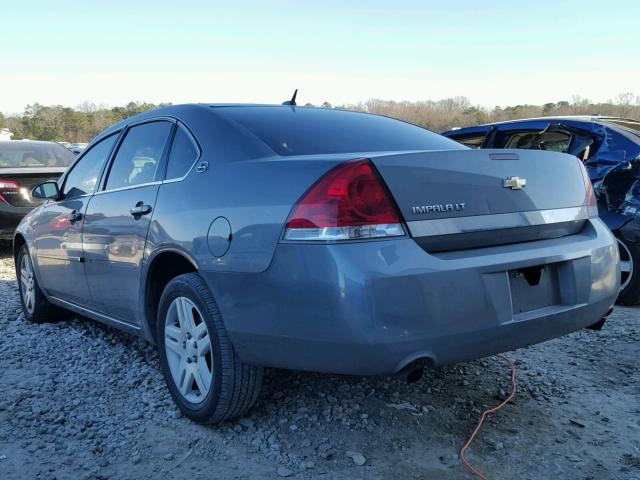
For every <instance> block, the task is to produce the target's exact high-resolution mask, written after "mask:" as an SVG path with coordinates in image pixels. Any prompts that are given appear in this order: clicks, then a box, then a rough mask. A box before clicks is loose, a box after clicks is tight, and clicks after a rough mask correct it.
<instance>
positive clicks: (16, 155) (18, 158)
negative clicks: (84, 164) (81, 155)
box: [0, 140, 76, 169]
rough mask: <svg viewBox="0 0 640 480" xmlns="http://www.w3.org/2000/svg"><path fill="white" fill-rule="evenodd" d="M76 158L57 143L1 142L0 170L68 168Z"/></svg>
mask: <svg viewBox="0 0 640 480" xmlns="http://www.w3.org/2000/svg"><path fill="white" fill-rule="evenodd" d="M75 158H76V156H75V155H74V154H73V152H71V151H69V150H67V149H66V148H64V147H63V146H62V145H58V144H57V143H33V142H23V141H21V140H8V141H4V142H0V169H1V168H38V167H39V168H42V167H68V166H69V165H71V162H73V161H74V160H75Z"/></svg>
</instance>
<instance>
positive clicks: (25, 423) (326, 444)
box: [0, 249, 640, 480]
mask: <svg viewBox="0 0 640 480" xmlns="http://www.w3.org/2000/svg"><path fill="white" fill-rule="evenodd" d="M639 342H640V308H638V309H630V308H618V309H616V311H615V312H614V314H613V315H612V316H611V318H610V321H609V322H608V323H607V325H606V326H605V328H604V330H603V331H601V332H592V331H583V332H578V333H575V334H572V335H569V336H567V337H565V338H562V339H557V340H553V341H551V342H547V343H545V344H543V345H538V346H534V347H530V348H527V349H522V350H519V351H517V352H514V353H511V354H510V357H511V358H512V359H513V360H514V362H515V364H516V367H517V371H518V373H517V380H518V388H519V392H518V395H517V397H516V398H515V400H514V402H513V403H512V404H510V405H508V406H507V407H506V408H505V409H504V410H502V411H501V412H500V413H499V414H497V415H494V416H493V417H491V418H490V420H489V421H488V422H487V424H486V425H485V428H484V429H483V431H482V433H481V434H480V436H479V438H478V440H477V441H476V443H475V444H474V446H473V447H472V449H471V452H470V453H469V454H468V458H469V459H470V460H471V461H473V462H474V463H475V464H476V466H478V468H479V469H480V470H481V471H483V472H484V473H486V474H487V475H488V476H489V477H490V478H492V479H511V478H520V479H542V478H544V479H546V478H558V479H638V478H640V396H639V393H640V375H639V373H638V370H639V367H640V356H639V355H638V346H639ZM509 375H510V371H509V368H508V366H507V365H506V364H505V363H504V361H503V360H501V359H499V358H496V357H492V358H487V359H484V360H480V361H476V362H470V363H465V364H460V365H456V366H454V367H449V368H443V369H438V370H433V371H428V372H427V373H426V374H425V378H424V379H423V380H421V381H420V382H418V383H415V384H411V385H407V384H405V383H403V382H401V381H399V380H395V379H384V378H374V379H371V378H369V379H365V378H352V377H345V376H336V375H319V374H310V373H299V372H287V371H279V370H270V371H268V372H267V379H266V383H265V387H264V389H263V393H262V395H261V397H260V400H259V401H258V404H257V406H256V408H255V409H254V410H253V412H252V414H251V417H248V418H244V419H241V420H239V421H237V422H233V423H227V424H224V425H221V426H217V427H212V426H198V425H195V424H193V423H191V422H190V421H188V420H187V419H185V418H182V417H181V415H180V413H179V412H178V410H177V408H176V407H175V406H174V404H173V402H172V400H171V398H170V397H169V394H168V392H167V390H166V388H165V385H164V382H163V379H162V375H161V373H160V370H159V364H158V356H157V354H156V351H155V349H154V348H153V347H152V346H150V345H148V344H147V343H145V342H143V341H141V340H138V339H135V338H133V337H130V336H128V335H126V334H124V333H121V332H118V331H116V330H114V329H111V328H108V327H105V326H102V325H99V324H97V323H94V322H91V321H90V320H87V319H82V318H74V317H73V316H72V315H69V318H68V320H66V321H62V322H59V323H55V324H47V325H40V326H39V325H32V324H29V323H27V322H26V321H25V319H24V317H23V315H22V313H21V310H20V304H19V299H18V293H17V286H16V282H15V273H14V269H13V263H12V259H11V258H10V254H9V251H8V250H6V249H5V250H3V251H0V479H3V480H10V479H24V478H37V479H40V478H42V479H49V478H57V479H67V478H68V479H77V478H118V479H129V478H131V479H138V478H160V477H164V478H189V479H200V478H203V479H204V478H207V479H211V478H224V479H245V478H260V479H263V478H281V477H287V476H290V477H293V478H322V479H325V478H326V479H332V478H336V479H338V478H340V479H359V478H363V479H364V478H366V479H387V478H388V479H399V478H402V479H404V478H420V479H424V478H438V479H453V478H472V477H471V475H469V474H468V473H467V472H466V470H465V469H464V467H462V466H461V463H460V460H459V458H458V452H459V450H460V447H461V446H462V445H463V444H464V442H465V440H466V438H467V437H468V436H469V434H470V433H471V431H472V430H473V428H474V426H475V423H476V422H477V419H478V417H479V415H480V412H481V411H482V410H484V409H485V408H487V407H489V406H493V405H495V404H497V403H498V402H499V399H500V398H504V396H505V395H506V394H507V393H508V391H509V386H510V383H509V380H510V377H509Z"/></svg>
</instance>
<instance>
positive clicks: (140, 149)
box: [106, 121, 173, 190]
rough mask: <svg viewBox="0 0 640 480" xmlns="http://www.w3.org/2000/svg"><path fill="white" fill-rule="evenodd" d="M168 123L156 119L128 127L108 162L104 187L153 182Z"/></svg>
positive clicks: (120, 186) (167, 132)
mask: <svg viewBox="0 0 640 480" xmlns="http://www.w3.org/2000/svg"><path fill="white" fill-rule="evenodd" d="M172 125H173V124H171V123H170V122H164V121H158V122H150V123H143V124H142V125H136V126H135V127H131V128H130V129H129V130H128V131H127V133H126V135H125V137H124V140H122V143H121V144H120V148H118V153H116V157H115V158H114V160H113V164H112V165H111V170H110V172H109V177H108V178H107V185H106V190H114V189H116V188H124V187H133V186H136V185H143V184H145V183H151V182H153V181H155V180H156V175H157V173H158V167H159V165H160V163H161V160H162V154H163V152H164V148H165V146H166V144H167V139H168V138H169V133H171V127H172Z"/></svg>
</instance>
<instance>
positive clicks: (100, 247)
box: [82, 120, 174, 325]
mask: <svg viewBox="0 0 640 480" xmlns="http://www.w3.org/2000/svg"><path fill="white" fill-rule="evenodd" d="M173 128H174V123H173V122H172V121H168V120H154V121H149V122H145V123H141V124H137V125H133V126H131V127H129V128H128V129H127V130H126V131H125V133H124V135H123V139H122V141H121V142H120V145H119V146H118V149H117V151H116V153H115V155H114V157H113V160H112V162H111V165H110V167H109V170H108V173H107V175H105V180H104V181H103V182H102V189H101V191H99V192H97V193H96V194H95V195H94V196H93V198H92V199H91V202H90V203H89V206H88V208H87V213H86V217H85V225H84V233H83V241H82V243H83V245H82V249H83V254H84V257H85V259H86V263H85V271H86V275H87V284H88V286H89V290H90V292H91V296H92V298H93V300H94V304H95V305H96V309H97V310H98V311H99V312H101V313H104V314H106V315H108V316H110V317H112V318H115V319H117V320H120V321H123V322H125V323H128V324H134V325H135V324H138V323H139V321H140V319H139V310H138V306H139V300H140V276H141V268H142V261H143V258H144V246H145V242H146V238H147V233H148V231H149V225H150V223H151V219H152V217H153V209H154V207H155V202H156V197H157V194H158V188H159V186H160V183H161V181H162V178H163V176H164V165H165V162H166V155H167V144H168V140H169V138H170V135H171V133H172V131H173Z"/></svg>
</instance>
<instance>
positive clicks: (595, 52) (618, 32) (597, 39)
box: [0, 0, 640, 113]
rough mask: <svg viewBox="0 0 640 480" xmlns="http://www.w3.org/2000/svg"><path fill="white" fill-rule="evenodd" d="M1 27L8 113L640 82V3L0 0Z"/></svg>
mask: <svg viewBox="0 0 640 480" xmlns="http://www.w3.org/2000/svg"><path fill="white" fill-rule="evenodd" d="M0 25H2V27H1V28H0V64H1V65H3V68H1V69H0V111H1V112H4V113H16V112H22V111H23V110H24V107H25V106H26V105H27V104H30V103H33V102H39V103H41V104H45V105H53V104H61V105H64V106H72V107H74V106H77V105H79V104H81V103H82V102H84V101H90V102H93V103H96V104H98V105H100V104H105V105H109V106H115V105H122V104H125V103H128V102H130V101H148V102H154V103H159V102H172V103H185V102H258V103H279V102H281V101H283V100H285V99H287V98H289V97H290V96H291V94H292V92H293V90H294V89H295V88H298V89H299V90H300V92H299V95H298V102H299V103H307V102H310V103H313V104H320V103H322V102H324V101H328V102H330V103H331V104H334V105H337V104H351V103H357V102H359V101H364V100H367V99H369V98H380V99H385V100H410V101H416V100H428V99H430V100H438V99H441V98H447V97H454V96H466V97H467V98H469V99H470V100H471V102H472V103H474V104H478V105H482V106H485V107H489V108H490V107H493V106H496V105H500V106H506V105H514V104H523V103H530V104H542V103H547V102H557V101H560V100H571V98H572V96H573V95H579V96H581V97H584V98H588V99H591V100H593V101H606V100H608V99H611V98H613V97H615V96H616V95H618V94H620V93H624V92H634V93H636V94H637V95H640V0H609V1H606V2H603V1H602V0H599V1H591V0H581V1H574V0H566V1H562V0H555V1H549V0H536V1H535V2H532V1H530V0H526V1H521V0H510V1H498V0H483V1H480V0H474V1H470V0H459V1H448V2H446V1H431V0H421V1H413V0H406V1H403V0H362V1H355V0H324V1H320V0H318V1H306V0H299V1H293V0H291V1H284V0H267V1H261V2H260V1H243V0H236V1H231V2H229V1H226V2H220V1H216V0H209V1H192V0H173V1H163V0H155V1H147V0H143V1H139V0H126V1H123V0H111V1H104V0H101V1H93V0H84V1H68V0H53V1H42V0H29V1H22V2H16V1H14V0H11V1H8V0H0Z"/></svg>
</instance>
